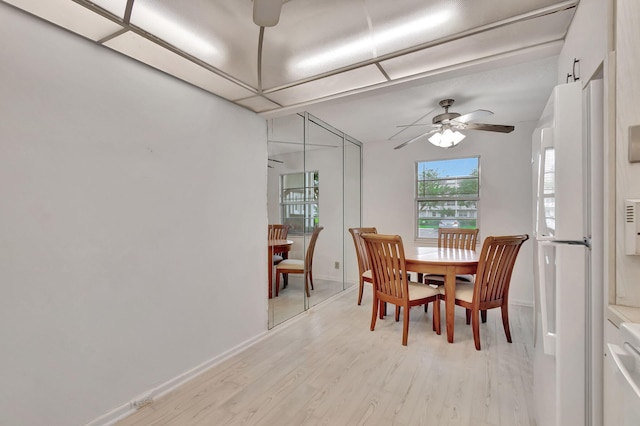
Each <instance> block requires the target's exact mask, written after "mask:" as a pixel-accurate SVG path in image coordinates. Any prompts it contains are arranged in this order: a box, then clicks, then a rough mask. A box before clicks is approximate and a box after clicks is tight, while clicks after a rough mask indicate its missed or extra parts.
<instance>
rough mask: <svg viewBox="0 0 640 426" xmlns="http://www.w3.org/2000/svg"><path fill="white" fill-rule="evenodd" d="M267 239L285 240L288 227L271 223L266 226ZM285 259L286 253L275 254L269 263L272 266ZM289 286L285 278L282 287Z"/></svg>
mask: <svg viewBox="0 0 640 426" xmlns="http://www.w3.org/2000/svg"><path fill="white" fill-rule="evenodd" d="M267 229H268V238H269V240H286V239H287V236H288V235H289V225H283V224H279V223H273V224H271V223H270V224H269V225H268V228H267ZM286 258H287V253H286V252H275V253H273V256H271V261H272V263H273V264H274V265H277V264H278V263H280V262H282V261H283V260H284V259H286ZM288 284H289V282H288V279H287V277H286V276H285V277H284V283H283V287H284V288H287V285H288Z"/></svg>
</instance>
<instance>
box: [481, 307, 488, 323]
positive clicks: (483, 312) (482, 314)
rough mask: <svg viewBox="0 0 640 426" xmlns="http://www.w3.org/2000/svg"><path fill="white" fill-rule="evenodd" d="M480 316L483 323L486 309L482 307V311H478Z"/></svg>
mask: <svg viewBox="0 0 640 426" xmlns="http://www.w3.org/2000/svg"><path fill="white" fill-rule="evenodd" d="M480 317H481V318H482V323H483V324H484V323H485V322H487V310H486V309H483V310H482V311H480Z"/></svg>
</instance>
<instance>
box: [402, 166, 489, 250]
mask: <svg viewBox="0 0 640 426" xmlns="http://www.w3.org/2000/svg"><path fill="white" fill-rule="evenodd" d="M467 159H475V160H476V162H477V169H478V177H477V180H478V192H477V195H475V196H469V195H463V196H455V195H454V196H449V197H443V196H436V197H434V196H431V197H429V196H421V195H420V194H419V192H418V191H419V188H420V181H421V179H420V176H419V170H420V164H422V163H437V162H440V161H455V160H467ZM438 180H447V178H446V177H444V178H442V179H438ZM481 181H482V170H481V162H480V156H479V155H470V156H464V157H452V158H439V159H428V160H417V161H416V162H415V167H414V176H413V184H414V190H413V193H414V209H413V211H414V220H413V228H414V238H415V240H416V241H421V242H425V243H430V244H437V241H438V237H437V235H436V236H434V237H423V236H420V219H421V217H420V210H419V207H420V203H421V202H430V201H475V203H476V215H475V220H476V228H477V227H478V223H479V221H480V200H481V198H482V196H481V193H482V188H481ZM438 218H439V219H447V218H443V217H441V216H440V217H438ZM422 219H424V217H423V218H422ZM457 219H458V220H460V219H464V218H457Z"/></svg>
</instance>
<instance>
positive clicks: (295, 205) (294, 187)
mask: <svg viewBox="0 0 640 426" xmlns="http://www.w3.org/2000/svg"><path fill="white" fill-rule="evenodd" d="M319 188H320V186H319V173H318V172H317V171H314V172H306V173H290V174H286V175H281V176H280V206H281V209H282V223H283V224H286V225H289V234H293V235H302V234H305V233H306V234H310V233H312V232H313V228H315V227H316V226H317V225H318V223H319V219H318V217H319V216H318V205H319V201H320V198H319V192H320V191H319Z"/></svg>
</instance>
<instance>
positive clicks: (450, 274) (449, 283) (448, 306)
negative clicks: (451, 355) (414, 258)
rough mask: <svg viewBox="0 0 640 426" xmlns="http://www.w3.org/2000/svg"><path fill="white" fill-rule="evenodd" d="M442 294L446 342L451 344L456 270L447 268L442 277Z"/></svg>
mask: <svg viewBox="0 0 640 426" xmlns="http://www.w3.org/2000/svg"><path fill="white" fill-rule="evenodd" d="M444 292H445V294H446V299H445V302H444V307H445V312H446V317H447V340H448V341H449V343H453V325H454V323H455V312H454V310H455V308H456V303H455V300H456V269H455V268H447V272H446V274H445V277H444Z"/></svg>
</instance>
